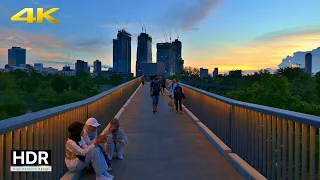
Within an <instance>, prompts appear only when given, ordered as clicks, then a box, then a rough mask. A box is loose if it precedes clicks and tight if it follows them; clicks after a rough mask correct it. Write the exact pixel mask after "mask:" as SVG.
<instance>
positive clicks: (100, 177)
mask: <svg viewBox="0 0 320 180" xmlns="http://www.w3.org/2000/svg"><path fill="white" fill-rule="evenodd" d="M96 180H113V178H110V177H106V176H104V175H100V176H97V177H96Z"/></svg>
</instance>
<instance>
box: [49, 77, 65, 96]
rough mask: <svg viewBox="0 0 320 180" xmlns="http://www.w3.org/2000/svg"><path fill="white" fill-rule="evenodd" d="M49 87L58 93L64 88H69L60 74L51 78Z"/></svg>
mask: <svg viewBox="0 0 320 180" xmlns="http://www.w3.org/2000/svg"><path fill="white" fill-rule="evenodd" d="M51 87H52V88H53V89H54V90H55V91H56V92H58V93H61V92H63V91H64V90H66V89H68V88H69V84H68V83H67V82H66V81H65V80H64V79H63V78H62V77H60V76H56V77H54V78H53V80H52V82H51Z"/></svg>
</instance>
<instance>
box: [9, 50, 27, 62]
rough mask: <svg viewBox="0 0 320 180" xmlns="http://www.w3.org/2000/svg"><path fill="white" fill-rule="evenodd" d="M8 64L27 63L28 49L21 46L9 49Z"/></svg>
mask: <svg viewBox="0 0 320 180" xmlns="http://www.w3.org/2000/svg"><path fill="white" fill-rule="evenodd" d="M8 64H9V65H10V66H20V65H21V64H26V49H24V48H21V47H12V48H11V49H8Z"/></svg>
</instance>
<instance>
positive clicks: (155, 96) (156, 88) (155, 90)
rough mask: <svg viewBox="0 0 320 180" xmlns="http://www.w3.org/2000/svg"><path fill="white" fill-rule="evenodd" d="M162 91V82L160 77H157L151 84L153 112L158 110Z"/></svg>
mask: <svg viewBox="0 0 320 180" xmlns="http://www.w3.org/2000/svg"><path fill="white" fill-rule="evenodd" d="M160 91H161V84H160V82H159V78H158V77H156V78H154V80H153V81H152V82H151V84H150V95H151V97H152V104H153V113H155V112H158V104H159V95H160Z"/></svg>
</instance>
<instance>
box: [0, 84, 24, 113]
mask: <svg viewBox="0 0 320 180" xmlns="http://www.w3.org/2000/svg"><path fill="white" fill-rule="evenodd" d="M26 112H27V105H26V103H25V102H24V101H23V100H21V99H20V98H19V97H18V96H17V95H16V94H15V93H14V91H10V90H8V91H4V92H2V93H1V95H0V114H5V115H6V116H8V117H15V116H20V115H23V114H25V113H26Z"/></svg>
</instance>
